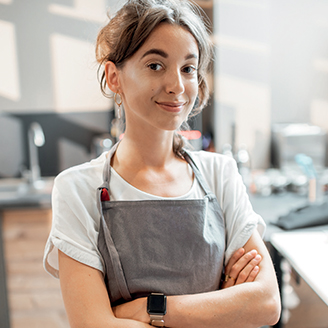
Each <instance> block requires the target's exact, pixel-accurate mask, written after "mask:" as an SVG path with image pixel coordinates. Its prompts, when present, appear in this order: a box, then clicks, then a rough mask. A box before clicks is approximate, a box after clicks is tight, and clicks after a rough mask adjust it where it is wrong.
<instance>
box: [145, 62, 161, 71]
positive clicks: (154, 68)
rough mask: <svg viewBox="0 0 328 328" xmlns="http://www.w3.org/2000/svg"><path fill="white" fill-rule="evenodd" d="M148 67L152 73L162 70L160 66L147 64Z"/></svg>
mask: <svg viewBox="0 0 328 328" xmlns="http://www.w3.org/2000/svg"><path fill="white" fill-rule="evenodd" d="M148 67H149V68H150V69H151V70H153V71H159V70H160V69H161V68H162V66H161V65H160V64H155V63H152V64H149V65H148Z"/></svg>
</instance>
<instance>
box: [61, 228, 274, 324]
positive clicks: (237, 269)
mask: <svg viewBox="0 0 328 328" xmlns="http://www.w3.org/2000/svg"><path fill="white" fill-rule="evenodd" d="M238 252H239V253H238ZM256 254H261V256H260V257H256ZM59 267H60V283H61V289H62V294H63V298H64V303H65V307H66V311H67V314H68V318H69V321H70V324H71V327H72V328H75V327H78V328H82V327H83V328H84V327H85V328H88V327H99V328H101V327H104V328H105V327H115V328H116V327H117V328H119V327H131V328H134V327H135V328H137V327H140V328H141V327H150V325H149V324H148V322H149V315H148V314H147V312H146V302H147V300H146V298H139V299H137V300H134V301H131V302H128V303H125V304H123V305H120V306H118V307H115V308H111V305H110V301H109V298H108V295H107V290H106V286H105V283H104V280H103V276H102V273H101V272H99V271H98V270H96V269H93V268H91V267H88V266H86V265H84V264H81V263H79V262H77V261H75V260H73V259H72V258H70V257H68V256H67V255H65V254H63V253H62V252H59ZM226 273H227V274H228V275H229V276H230V277H232V278H233V279H228V280H227V281H226V282H225V283H224V284H223V286H222V287H223V289H220V290H217V291H213V292H208V293H200V294H194V295H179V296H168V297H167V314H166V315H165V326H166V327H172V328H184V327H191V328H193V327H195V328H201V327H206V328H210V327H224V328H229V327H234V328H238V327H242V328H248V327H249V328H256V327H259V326H262V325H273V324H275V323H276V322H277V320H278V319H279V314H280V297H279V291H278V286H277V282H276V277H275V273H274V269H273V265H272V262H271V259H270V255H269V253H268V251H267V249H266V247H265V245H264V243H263V241H262V239H261V237H260V236H259V234H258V232H257V231H255V232H254V233H253V235H252V236H251V238H250V239H249V241H248V242H247V243H246V244H245V246H244V248H243V249H240V250H239V251H237V252H236V253H235V254H234V256H233V257H232V259H231V260H230V261H229V263H228V265H227V267H226ZM228 287H229V288H228Z"/></svg>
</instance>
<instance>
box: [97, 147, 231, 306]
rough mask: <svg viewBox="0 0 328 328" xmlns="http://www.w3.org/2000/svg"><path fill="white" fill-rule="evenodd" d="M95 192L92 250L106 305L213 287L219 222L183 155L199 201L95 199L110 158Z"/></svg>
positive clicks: (220, 252) (221, 243) (221, 241)
mask: <svg viewBox="0 0 328 328" xmlns="http://www.w3.org/2000/svg"><path fill="white" fill-rule="evenodd" d="M116 148H117V144H116V145H114V146H113V148H112V149H111V150H110V152H109V154H108V158H107V160H106V164H105V167H104V173H103V178H104V183H103V185H102V186H101V187H99V188H98V191H97V192H98V195H97V199H98V207H99V210H100V212H101V219H100V227H99V236H98V248H99V251H100V253H101V255H102V258H103V263H104V270H105V283H106V287H107V291H108V295H109V297H110V301H111V304H112V306H115V305H118V304H121V303H124V302H127V301H130V300H133V299H135V298H138V297H143V296H147V295H148V294H149V293H151V292H162V293H164V294H166V295H181V294H195V293H202V292H208V291H214V290H217V289H219V285H220V280H221V274H222V269H223V260H224V253H225V247H226V244H225V222H224V218H223V214H222V210H221V207H220V205H219V203H218V201H217V199H216V197H215V195H214V194H213V193H212V192H211V191H210V190H209V187H208V186H207V183H206V182H205V180H204V178H203V176H202V175H201V173H200V171H199V169H198V168H197V166H196V165H195V163H194V161H193V160H192V158H191V156H190V154H189V153H188V152H187V151H185V150H184V151H183V152H182V155H183V157H184V158H185V160H186V161H187V162H188V163H189V165H190V166H191V168H192V169H193V172H194V174H195V177H196V179H197V180H198V182H199V184H200V185H201V187H202V188H203V190H204V192H205V196H204V198H203V199H195V200H193V199H191V200H170V199H168V200H140V201H101V193H102V190H103V188H105V189H107V190H108V192H109V195H110V177H111V166H110V162H111V157H112V155H113V154H114V152H115V150H116Z"/></svg>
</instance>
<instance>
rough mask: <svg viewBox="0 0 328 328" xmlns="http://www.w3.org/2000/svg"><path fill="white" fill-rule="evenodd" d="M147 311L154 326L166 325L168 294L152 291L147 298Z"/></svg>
mask: <svg viewBox="0 0 328 328" xmlns="http://www.w3.org/2000/svg"><path fill="white" fill-rule="evenodd" d="M147 312H148V314H149V316H150V324H151V325H152V326H155V327H164V315H165V314H166V296H165V295H164V294H163V293H151V294H150V295H149V296H148V299H147Z"/></svg>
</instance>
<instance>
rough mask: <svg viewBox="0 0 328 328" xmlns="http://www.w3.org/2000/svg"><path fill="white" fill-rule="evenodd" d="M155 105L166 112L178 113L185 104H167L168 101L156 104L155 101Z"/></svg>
mask: <svg viewBox="0 0 328 328" xmlns="http://www.w3.org/2000/svg"><path fill="white" fill-rule="evenodd" d="M156 104H157V105H158V106H160V107H161V108H162V109H164V110H165V111H167V112H172V113H179V112H181V111H182V109H183V107H184V106H185V104H186V102H169V101H161V102H157V101H156Z"/></svg>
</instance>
